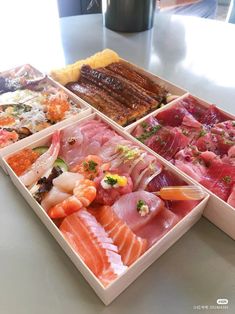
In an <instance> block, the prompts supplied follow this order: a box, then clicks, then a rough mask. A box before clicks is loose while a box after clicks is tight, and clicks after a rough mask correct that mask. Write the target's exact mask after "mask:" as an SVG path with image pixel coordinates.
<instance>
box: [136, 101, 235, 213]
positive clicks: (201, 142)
mask: <svg viewBox="0 0 235 314" xmlns="http://www.w3.org/2000/svg"><path fill="white" fill-rule="evenodd" d="M132 135H133V136H135V137H136V138H137V139H138V140H140V141H141V142H142V143H144V144H145V145H147V146H148V147H150V148H151V149H152V150H154V151H155V152H156V153H158V154H160V155H161V156H162V157H164V158H166V159H167V160H168V161H170V162H172V163H173V164H174V165H175V166H176V167H178V168H179V169H180V170H182V171H183V172H185V173H186V174H188V175H189V176H191V177H192V178H193V179H195V180H196V181H198V182H199V183H201V184H202V185H203V186H205V187H206V188H208V189H209V190H210V191H212V192H213V193H214V194H216V195H217V196H218V197H220V198H221V199H222V200H224V201H226V202H228V204H230V205H231V206H233V207H235V199H234V195H235V194H234V193H235V192H234V191H235V185H234V183H235V121H233V120H232V119H231V118H230V117H228V116H227V115H226V114H225V113H223V112H222V111H220V110H219V109H218V108H217V107H216V106H214V105H210V106H209V107H204V106H203V105H201V103H200V102H199V101H198V100H197V99H196V98H194V97H192V96H187V97H185V98H183V99H181V100H180V101H178V102H177V103H176V104H174V105H173V106H171V107H170V108H168V109H166V110H162V111H161V112H159V113H158V114H157V115H156V116H155V117H150V118H148V119H146V120H145V121H144V122H142V123H141V124H139V125H138V126H137V127H136V128H135V129H134V130H133V131H132Z"/></svg>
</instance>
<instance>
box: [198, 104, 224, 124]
mask: <svg viewBox="0 0 235 314" xmlns="http://www.w3.org/2000/svg"><path fill="white" fill-rule="evenodd" d="M226 120H228V116H227V115H225V114H224V113H223V112H221V111H220V110H219V109H218V108H217V107H216V106H214V105H211V106H210V107H209V108H208V109H207V111H206V113H205V115H204V116H203V117H202V119H201V121H200V122H201V123H202V124H205V125H208V126H213V125H214V124H216V123H220V122H223V121H226Z"/></svg>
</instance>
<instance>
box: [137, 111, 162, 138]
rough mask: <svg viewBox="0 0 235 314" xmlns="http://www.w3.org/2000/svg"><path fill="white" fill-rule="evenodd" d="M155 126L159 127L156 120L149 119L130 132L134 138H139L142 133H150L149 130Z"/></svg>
mask: <svg viewBox="0 0 235 314" xmlns="http://www.w3.org/2000/svg"><path fill="white" fill-rule="evenodd" d="M157 125H159V122H158V120H157V119H156V118H154V117H149V118H148V119H146V120H145V121H143V122H141V123H140V124H138V125H137V127H136V128H135V129H134V131H132V135H133V136H134V137H136V138H139V137H140V136H141V135H142V134H143V133H144V132H146V131H147V132H148V131H150V129H151V128H153V127H155V126H157ZM143 142H144V140H143Z"/></svg>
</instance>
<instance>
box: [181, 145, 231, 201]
mask: <svg viewBox="0 0 235 314" xmlns="http://www.w3.org/2000/svg"><path fill="white" fill-rule="evenodd" d="M187 152H188V155H186V154H184V155H185V157H184V155H183V153H182V152H180V153H178V154H177V156H176V157H177V158H179V159H177V160H175V166H176V167H178V168H179V169H180V170H182V171H183V172H185V173H186V174H188V175H189V176H191V177H192V178H193V179H195V180H197V181H198V182H199V183H201V184H202V185H204V186H205V187H206V188H208V189H209V190H210V191H212V192H213V193H215V194H216V195H217V196H219V197H220V198H222V199H223V200H227V198H228V197H229V194H230V190H231V188H232V186H233V184H234V182H235V167H233V166H231V165H229V164H226V163H224V162H222V160H221V159H220V158H219V157H218V156H217V155H215V154H214V153H213V152H208V151H206V152H202V153H199V154H198V155H197V156H195V155H194V151H193V150H192V149H191V156H190V155H189V154H190V149H188V150H187ZM187 157H188V159H187Z"/></svg>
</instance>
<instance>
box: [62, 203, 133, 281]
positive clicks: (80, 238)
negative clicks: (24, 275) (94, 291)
mask: <svg viewBox="0 0 235 314" xmlns="http://www.w3.org/2000/svg"><path fill="white" fill-rule="evenodd" d="M60 231H61V232H62V234H63V236H64V237H65V239H66V240H67V241H68V243H69V244H70V245H71V246H72V248H73V249H74V250H75V252H76V253H77V254H78V255H79V256H80V257H81V259H82V260H83V261H84V262H85V264H86V265H87V266H88V267H89V268H90V270H91V271H92V272H93V273H94V275H95V276H97V277H98V278H99V279H100V281H101V282H102V284H103V285H104V286H107V285H108V284H109V283H110V282H112V281H113V280H114V279H116V278H117V277H118V276H120V275H121V274H123V273H124V272H125V271H126V268H127V267H126V266H124V264H123V262H122V260H121V257H120V255H119V254H118V248H117V246H116V245H115V244H114V242H113V240H112V239H111V238H110V237H109V236H108V235H107V233H106V232H105V230H104V228H103V227H102V226H101V225H100V224H99V223H98V222H97V220H96V219H95V217H93V216H92V215H91V214H90V213H89V212H87V211H86V210H85V209H81V210H80V211H79V212H77V213H74V214H72V215H70V216H68V217H66V218H65V219H64V220H63V222H62V224H61V225H60Z"/></svg>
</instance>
